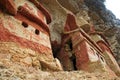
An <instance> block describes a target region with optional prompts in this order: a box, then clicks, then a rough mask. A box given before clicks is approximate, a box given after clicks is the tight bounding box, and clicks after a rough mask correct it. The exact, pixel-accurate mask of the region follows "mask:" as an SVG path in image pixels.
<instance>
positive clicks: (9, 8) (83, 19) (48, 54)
mask: <svg viewBox="0 0 120 80" xmlns="http://www.w3.org/2000/svg"><path fill="white" fill-rule="evenodd" d="M95 1H96V2H95ZM40 2H41V3H42V4H43V5H44V6H45V7H43V6H42V5H41V4H40V3H39V2H38V1H37V0H4V1H0V8H2V9H0V33H1V34H0V75H1V76H2V77H0V79H2V80H4V79H8V78H9V79H11V80H13V79H20V80H22V79H25V80H35V79H40V80H41V78H42V79H46V80H48V79H49V80H53V79H61V80H64V79H68V80H80V79H81V80H83V79H87V80H97V79H98V80H104V79H105V80H106V79H117V78H116V75H115V74H114V72H116V73H117V71H118V74H119V69H118V67H119V66H117V68H116V65H117V63H115V64H114V62H115V59H114V57H112V58H113V59H112V58H110V56H109V55H107V58H105V59H104V55H102V54H101V53H102V51H101V49H100V48H99V46H97V44H96V43H95V42H94V40H93V39H91V38H90V36H89V35H88V34H87V33H90V31H91V25H95V30H97V31H103V30H104V31H103V34H105V36H107V37H109V38H108V39H110V38H111V37H112V39H111V40H109V42H111V44H112V41H113V40H115V39H116V37H115V38H113V35H114V34H111V32H112V31H113V28H109V27H108V26H110V27H112V26H115V25H114V21H112V20H111V19H113V18H114V16H112V17H110V16H111V14H110V13H109V11H108V12H104V11H105V10H106V9H105V7H104V5H103V1H98V0H65V1H63V0H40ZM3 4H5V5H3ZM98 5H99V7H98ZM97 9H98V10H97ZM47 10H48V11H49V12H50V14H51V16H52V22H51V16H50V14H49V12H48V11H47ZM68 13H69V14H68ZM11 14H12V15H11ZM104 14H105V15H104ZM107 14H108V15H107ZM13 15H14V16H13ZM67 16H68V17H67ZM109 17H110V18H109ZM107 18H109V19H107ZM114 19H115V18H114ZM109 21H110V22H109ZM50 22H51V23H50ZM49 23H50V24H49ZM48 24H49V26H50V27H48ZM64 28H65V30H66V33H65V32H64ZM76 28H79V29H78V30H77V29H76ZM81 28H82V29H83V30H84V31H85V32H84V31H82V29H81ZM74 29H75V32H77V34H75V35H74V33H75V32H74ZM115 30H116V28H115V29H114V31H115ZM67 31H70V32H68V34H69V33H72V34H71V35H68V34H67ZM107 31H109V32H107ZM63 32H64V35H63ZM50 37H51V38H50ZM50 39H51V40H50ZM94 39H96V37H95V38H94ZM67 41H68V42H67ZM51 43H52V47H51ZM65 44H67V45H68V46H67V48H66V46H65ZM116 44H117V43H115V45H113V44H112V50H113V51H116V50H114V46H116ZM68 47H69V48H68ZM52 48H53V52H55V53H54V55H55V57H58V58H59V59H60V61H61V63H60V62H59V60H58V59H57V58H54V57H53V53H52ZM115 49H116V48H115ZM117 52H118V51H117ZM107 54H108V53H107ZM56 55H57V56H56ZM116 57H117V56H116ZM108 58H109V59H108ZM117 58H119V56H118V57H117ZM111 59H112V60H111ZM105 60H106V62H105ZM118 60H119V59H118ZM109 61H110V62H109ZM110 63H111V64H114V66H113V65H111V64H110ZM108 64H109V65H108ZM111 66H113V67H111ZM63 68H64V69H65V70H69V71H71V70H84V71H88V72H94V73H92V74H89V73H86V72H82V71H77V72H74V71H73V72H64V71H62V70H63ZM111 69H112V70H113V71H114V70H115V71H114V72H113V71H112V70H111ZM43 71H60V72H43ZM96 72H98V73H96ZM103 72H104V73H103ZM101 73H102V74H103V75H100V74H101ZM94 74H95V75H94ZM101 76H102V78H101ZM108 76H110V77H109V78H108Z"/></svg>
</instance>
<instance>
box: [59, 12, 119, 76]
mask: <svg viewBox="0 0 120 80" xmlns="http://www.w3.org/2000/svg"><path fill="white" fill-rule="evenodd" d="M86 25H87V26H86ZM85 28H87V29H85ZM100 36H102V37H100ZM61 41H62V42H61V43H62V44H61V50H60V52H59V53H58V55H57V57H58V58H59V60H60V61H61V63H62V64H63V68H64V70H68V71H71V70H84V71H87V72H97V71H98V72H102V71H103V72H104V71H108V72H109V73H111V75H114V76H115V75H118V76H120V75H119V74H120V68H119V66H118V64H117V62H116V60H115V59H114V57H113V53H112V51H111V49H110V48H109V46H108V45H109V43H108V42H107V40H106V39H105V37H104V36H103V35H102V34H98V33H97V32H95V30H94V27H93V26H92V25H89V24H86V23H85V24H83V25H81V26H78V25H77V23H76V18H75V16H74V15H73V14H68V16H67V20H66V24H65V27H64V32H63V35H62V40H61Z"/></svg>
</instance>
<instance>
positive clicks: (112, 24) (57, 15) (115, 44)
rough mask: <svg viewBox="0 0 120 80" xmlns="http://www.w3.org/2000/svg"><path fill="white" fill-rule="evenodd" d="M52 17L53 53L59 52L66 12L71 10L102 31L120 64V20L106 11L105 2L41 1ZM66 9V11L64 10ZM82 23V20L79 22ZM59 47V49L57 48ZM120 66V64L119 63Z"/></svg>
mask: <svg viewBox="0 0 120 80" xmlns="http://www.w3.org/2000/svg"><path fill="white" fill-rule="evenodd" d="M40 2H41V3H43V5H44V6H45V7H46V8H47V9H48V10H49V12H50V13H51V15H52V23H51V24H50V30H51V40H52V43H53V45H52V46H53V51H56V50H59V46H60V42H61V36H60V35H61V33H62V32H63V27H64V24H65V20H66V17H65V16H66V14H67V12H65V10H66V9H67V10H69V11H71V12H72V13H74V14H75V16H76V17H77V18H78V20H79V17H83V18H84V19H85V20H86V21H87V22H88V23H90V24H92V25H94V26H95V30H97V31H101V32H102V33H103V34H104V35H105V37H106V38H107V40H108V41H109V43H110V45H111V46H110V47H111V49H112V51H113V53H114V55H115V58H116V60H117V61H118V63H119V62H120V61H119V59H120V57H119V54H120V51H119V49H120V46H119V43H120V42H119V30H120V28H119V27H120V20H119V19H116V17H115V15H114V14H113V13H112V12H111V11H110V10H108V9H106V7H105V5H104V2H105V0H73V1H71V0H65V1H63V0H57V2H56V1H55V0H52V1H46V0H40ZM63 8H64V9H63ZM79 21H80V20H79ZM56 46H58V48H56ZM55 53H56V52H55ZM119 64H120V63H119Z"/></svg>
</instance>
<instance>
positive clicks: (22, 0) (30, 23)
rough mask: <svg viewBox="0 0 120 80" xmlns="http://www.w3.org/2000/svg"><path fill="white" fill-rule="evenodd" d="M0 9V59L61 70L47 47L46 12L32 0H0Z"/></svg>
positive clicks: (48, 20) (47, 27) (49, 46)
mask: <svg viewBox="0 0 120 80" xmlns="http://www.w3.org/2000/svg"><path fill="white" fill-rule="evenodd" d="M0 8H1V9H0V60H1V61H3V62H5V64H6V65H8V64H7V61H5V59H9V60H8V61H10V62H11V63H17V64H20V65H26V66H33V67H37V68H40V69H43V70H46V69H47V70H62V68H61V67H60V63H59V61H58V60H57V59H54V58H53V54H52V50H51V44H50V33H49V26H48V24H49V23H50V22H51V16H50V14H49V13H48V11H47V10H46V9H45V8H44V7H43V6H42V5H41V4H40V3H39V2H37V1H36V0H1V1H0ZM7 52H8V53H7ZM18 55H19V56H18ZM35 56H36V57H35ZM8 57H9V58H8ZM52 67H54V68H52Z"/></svg>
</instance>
